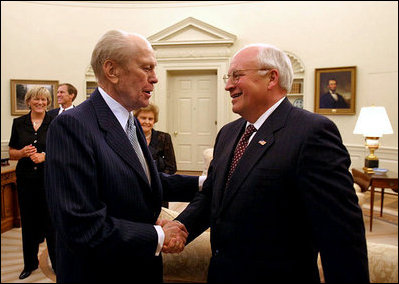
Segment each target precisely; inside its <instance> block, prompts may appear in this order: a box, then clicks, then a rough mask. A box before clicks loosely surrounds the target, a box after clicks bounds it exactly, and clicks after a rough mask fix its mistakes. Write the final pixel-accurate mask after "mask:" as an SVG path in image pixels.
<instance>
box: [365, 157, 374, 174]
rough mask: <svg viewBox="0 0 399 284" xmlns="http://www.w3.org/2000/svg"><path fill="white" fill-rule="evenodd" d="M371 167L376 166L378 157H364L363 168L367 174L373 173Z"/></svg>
mask: <svg viewBox="0 0 399 284" xmlns="http://www.w3.org/2000/svg"><path fill="white" fill-rule="evenodd" d="M373 168H378V159H368V158H366V159H364V168H363V170H364V171H365V172H366V173H368V174H373V173H374V171H373Z"/></svg>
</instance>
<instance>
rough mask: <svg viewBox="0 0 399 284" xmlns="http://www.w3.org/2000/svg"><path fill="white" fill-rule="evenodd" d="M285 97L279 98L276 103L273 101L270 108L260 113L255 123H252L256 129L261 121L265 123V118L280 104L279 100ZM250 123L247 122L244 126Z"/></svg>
mask: <svg viewBox="0 0 399 284" xmlns="http://www.w3.org/2000/svg"><path fill="white" fill-rule="evenodd" d="M284 99H285V97H283V98H281V99H280V100H279V101H278V102H277V103H275V104H274V105H272V107H271V108H269V109H268V110H267V111H266V112H265V113H264V114H262V115H261V116H260V117H259V118H258V120H257V121H255V123H254V124H253V125H254V126H255V128H256V130H258V129H259V128H260V127H261V126H262V125H263V123H265V121H266V119H267V118H268V117H269V116H270V115H271V114H272V113H273V111H275V109H276V108H277V107H278V106H279V105H280V104H281V102H282V101H283V100H284ZM250 124H251V123H249V122H247V125H246V126H245V127H248V125H250Z"/></svg>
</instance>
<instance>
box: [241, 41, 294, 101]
mask: <svg viewBox="0 0 399 284" xmlns="http://www.w3.org/2000/svg"><path fill="white" fill-rule="evenodd" d="M252 46H254V47H258V48H259V53H258V61H259V67H260V68H267V69H269V68H275V69H277V70H278V71H279V85H280V87H281V88H282V89H284V90H286V91H287V93H289V92H290V90H291V87H292V82H293V80H294V71H293V69H292V64H291V60H290V59H289V57H288V56H287V54H285V53H284V52H283V51H282V50H280V49H279V48H277V47H275V46H273V45H270V44H263V43H257V44H250V45H247V46H245V47H244V48H242V49H241V50H243V49H246V48H248V47H252ZM238 52H239V51H238ZM238 52H237V53H238Z"/></svg>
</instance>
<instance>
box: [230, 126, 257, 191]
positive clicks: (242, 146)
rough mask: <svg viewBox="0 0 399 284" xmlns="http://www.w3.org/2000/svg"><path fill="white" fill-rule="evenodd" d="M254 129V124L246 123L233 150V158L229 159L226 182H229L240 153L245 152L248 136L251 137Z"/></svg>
mask: <svg viewBox="0 0 399 284" xmlns="http://www.w3.org/2000/svg"><path fill="white" fill-rule="evenodd" d="M255 131H256V128H255V126H253V125H252V124H250V125H248V126H247V129H246V130H245V132H244V134H243V135H242V136H241V139H240V141H238V144H237V147H236V149H235V151H234V156H233V160H232V161H231V165H230V171H229V175H228V177H227V184H228V183H229V181H230V178H231V176H232V174H233V172H234V170H235V169H236V167H237V164H238V162H239V161H240V159H241V157H242V155H243V154H244V152H245V149H246V148H247V146H248V140H249V137H251V135H252V133H254V132H255Z"/></svg>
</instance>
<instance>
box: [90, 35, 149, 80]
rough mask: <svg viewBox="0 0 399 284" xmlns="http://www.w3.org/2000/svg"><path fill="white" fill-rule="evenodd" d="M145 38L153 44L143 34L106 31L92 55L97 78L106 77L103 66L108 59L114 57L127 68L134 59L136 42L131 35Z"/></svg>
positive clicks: (92, 64) (92, 65)
mask: <svg viewBox="0 0 399 284" xmlns="http://www.w3.org/2000/svg"><path fill="white" fill-rule="evenodd" d="M132 36H133V37H136V38H141V39H143V40H144V41H145V42H146V43H147V44H148V45H149V46H150V47H151V44H150V43H149V42H148V40H147V39H146V38H145V37H143V36H142V35H139V34H136V33H127V32H125V31H121V30H110V31H108V32H106V33H105V34H104V35H103V36H102V37H101V38H100V39H99V41H98V42H97V44H96V46H95V47H94V50H93V53H92V55H91V62H90V63H91V67H92V68H93V71H94V74H95V76H96V78H97V80H102V79H104V73H103V69H102V66H103V64H104V62H105V61H106V60H107V59H112V60H114V61H116V62H117V63H118V64H120V65H121V66H122V67H123V68H125V67H126V66H127V65H128V64H129V62H130V60H132V58H133V56H132V50H133V52H134V50H135V44H134V42H132V41H131V40H130V37H132Z"/></svg>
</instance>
